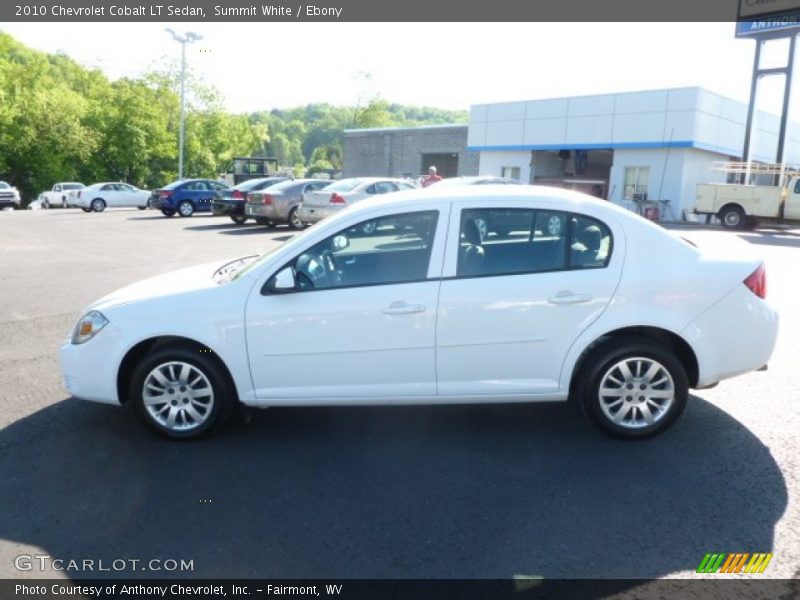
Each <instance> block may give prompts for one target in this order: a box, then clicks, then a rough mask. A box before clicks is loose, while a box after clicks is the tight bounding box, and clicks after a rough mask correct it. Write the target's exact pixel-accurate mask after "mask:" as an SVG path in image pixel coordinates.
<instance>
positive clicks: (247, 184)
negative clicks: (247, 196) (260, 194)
mask: <svg viewBox="0 0 800 600" xmlns="http://www.w3.org/2000/svg"><path fill="white" fill-rule="evenodd" d="M277 181H281V180H279V179H269V180H264V179H248V180H247V181H243V182H242V183H240V184H239V185H236V186H234V187H233V189H234V190H239V191H240V192H249V191H250V190H254V189H256V188H259V187H273V186H272V185H270V182H272V183H273V184H274V183H275V182H277Z"/></svg>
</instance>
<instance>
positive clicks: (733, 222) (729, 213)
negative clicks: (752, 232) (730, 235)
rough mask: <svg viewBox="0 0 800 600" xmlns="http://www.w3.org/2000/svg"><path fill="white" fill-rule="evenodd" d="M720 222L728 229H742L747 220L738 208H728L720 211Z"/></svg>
mask: <svg viewBox="0 0 800 600" xmlns="http://www.w3.org/2000/svg"><path fill="white" fill-rule="evenodd" d="M719 220H720V221H721V222H722V226H723V227H725V228H726V229H742V228H743V227H744V226H745V222H746V221H747V218H746V217H745V214H744V211H743V210H742V209H741V208H739V207H738V206H726V207H724V208H723V209H722V210H721V211H719Z"/></svg>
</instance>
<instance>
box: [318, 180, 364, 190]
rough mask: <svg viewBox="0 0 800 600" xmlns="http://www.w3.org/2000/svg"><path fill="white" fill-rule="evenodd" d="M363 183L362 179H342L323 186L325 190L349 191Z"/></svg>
mask: <svg viewBox="0 0 800 600" xmlns="http://www.w3.org/2000/svg"><path fill="white" fill-rule="evenodd" d="M362 183H363V180H362V179H342V180H341V181H337V182H336V183H332V184H330V185H328V186H325V187H324V188H322V191H323V192H349V191H351V190H354V189H355V188H357V187H358V186H359V185H361V184H362Z"/></svg>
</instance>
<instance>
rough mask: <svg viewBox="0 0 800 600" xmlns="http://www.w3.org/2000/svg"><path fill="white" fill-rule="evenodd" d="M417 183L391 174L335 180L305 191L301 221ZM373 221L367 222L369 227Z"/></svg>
mask: <svg viewBox="0 0 800 600" xmlns="http://www.w3.org/2000/svg"><path fill="white" fill-rule="evenodd" d="M415 187H416V186H415V185H414V184H413V183H411V182H409V181H406V180H405V179H391V178H388V177H350V178H348V179H340V180H339V181H334V182H333V183H331V184H330V185H327V186H325V187H324V188H322V189H318V190H309V191H307V192H305V193H303V202H302V203H301V204H300V207H299V208H298V209H297V219H298V220H299V221H300V222H301V223H317V222H318V221H321V220H322V219H324V218H325V217H329V216H330V215H332V214H333V213H335V212H338V211H340V210H342V209H344V208H347V207H348V206H350V205H352V204H355V203H356V202H361V201H362V200H366V199H367V198H371V197H373V196H378V195H381V194H391V193H392V192H398V191H400V192H402V191H407V190H413V189H414V188H415ZM372 225H373V224H371V223H367V224H365V227H366V229H367V230H369V229H370V227H372Z"/></svg>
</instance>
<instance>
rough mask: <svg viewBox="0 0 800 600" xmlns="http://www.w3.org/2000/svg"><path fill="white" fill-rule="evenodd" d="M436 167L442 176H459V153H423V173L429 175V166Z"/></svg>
mask: <svg viewBox="0 0 800 600" xmlns="http://www.w3.org/2000/svg"><path fill="white" fill-rule="evenodd" d="M431 166H433V167H436V172H437V173H439V175H441V176H442V177H457V176H458V154H456V153H449V152H448V153H446V154H442V153H440V154H423V155H422V170H421V173H422V174H424V175H427V173H428V168H429V167H431Z"/></svg>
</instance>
